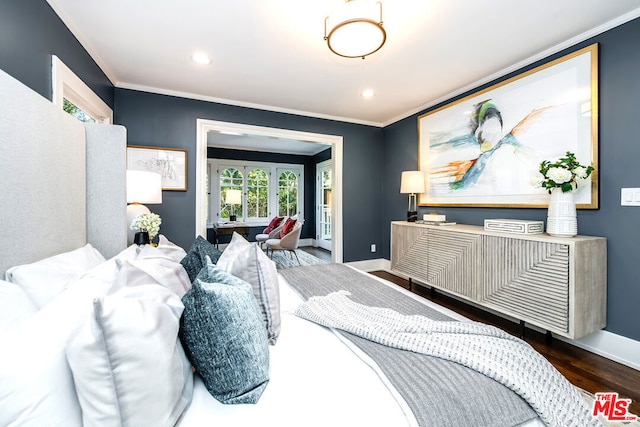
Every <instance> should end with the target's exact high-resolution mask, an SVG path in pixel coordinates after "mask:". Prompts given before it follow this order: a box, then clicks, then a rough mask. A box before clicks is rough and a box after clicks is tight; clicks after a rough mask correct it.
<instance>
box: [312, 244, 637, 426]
mask: <svg viewBox="0 0 640 427" xmlns="http://www.w3.org/2000/svg"><path fill="white" fill-rule="evenodd" d="M314 255H315V254H314ZM370 273H371V274H374V275H376V276H378V277H381V278H383V279H386V280H388V281H390V282H393V283H395V284H397V285H399V286H402V287H403V288H405V289H408V288H409V282H408V281H407V280H404V279H402V278H400V277H397V276H395V275H393V274H390V273H388V272H386V271H372V272H370ZM413 292H414V293H416V294H418V295H420V296H422V297H424V298H426V299H429V300H431V301H433V302H435V303H438V304H440V305H442V306H444V307H447V308H449V309H451V310H453V311H455V312H457V313H460V314H462V315H463V316H465V317H467V318H469V319H471V320H475V321H479V322H483V323H487V324H490V325H494V326H497V327H499V328H501V329H503V330H505V331H506V332H509V333H511V334H513V335H516V336H519V335H520V325H519V324H517V323H514V322H511V321H509V320H507V319H504V318H502V317H499V316H496V315H493V314H491V313H488V312H486V311H484V310H480V309H478V308H476V307H473V306H471V305H468V304H465V303H463V302H461V301H458V300H456V299H454V298H451V297H448V296H446V295H444V294H442V293H438V292H436V293H435V295H434V296H431V295H430V290H429V288H426V287H423V286H419V285H415V284H414V285H413ZM525 340H526V341H527V342H528V343H529V344H530V345H531V346H533V347H534V348H535V349H536V350H537V351H538V352H540V353H541V354H542V355H543V356H545V357H546V358H547V360H549V362H551V364H553V366H555V367H556V369H557V370H558V371H560V372H561V373H562V374H563V375H564V376H565V377H566V378H567V379H568V380H569V381H570V382H571V383H572V384H574V385H576V386H578V387H580V388H582V389H583V390H586V391H588V392H590V393H596V392H617V393H619V395H620V398H625V399H631V400H632V403H631V405H630V407H629V411H630V412H632V413H633V414H635V415H639V416H640V371H638V370H635V369H633V368H630V367H628V366H625V365H622V364H620V363H617V362H614V361H612V360H609V359H606V358H604V357H602V356H599V355H597V354H594V353H591V352H588V351H586V350H583V349H580V348H578V347H575V346H573V345H570V344H568V343H566V342H563V341H560V340H559V339H555V338H553V339H552V340H550V341H548V340H547V339H546V337H545V335H544V334H542V333H539V332H537V331H534V330H532V329H528V328H527V329H526V331H525Z"/></svg>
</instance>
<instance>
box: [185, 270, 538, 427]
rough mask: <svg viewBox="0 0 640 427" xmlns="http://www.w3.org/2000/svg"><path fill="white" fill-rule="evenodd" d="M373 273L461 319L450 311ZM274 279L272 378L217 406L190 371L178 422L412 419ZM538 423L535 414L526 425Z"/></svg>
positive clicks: (283, 426) (360, 357)
mask: <svg viewBox="0 0 640 427" xmlns="http://www.w3.org/2000/svg"><path fill="white" fill-rule="evenodd" d="M372 277H373V276H372ZM376 279H377V280H379V281H380V282H382V283H385V284H386V285H388V286H393V287H394V288H397V289H398V291H399V292H404V293H405V294H407V295H410V296H411V297H412V298H415V299H417V300H419V301H422V302H423V303H425V304H427V305H429V306H430V307H434V308H436V309H438V310H440V311H442V312H444V313H446V314H447V315H449V316H451V317H453V318H456V319H459V320H464V318H463V317H462V316H460V315H458V314H457V313H455V312H452V311H451V310H448V309H446V308H444V307H440V306H438V305H436V304H433V303H431V302H430V301H428V300H424V299H421V298H419V297H417V296H416V295H415V294H412V293H410V292H408V291H405V290H404V289H402V288H399V287H397V286H395V285H393V284H390V283H389V282H386V281H384V280H382V279H379V278H377V277H376ZM279 280H280V298H281V307H282V331H281V335H280V338H279V339H278V343H277V344H276V345H275V346H270V357H271V360H270V382H269V385H268V386H267V388H266V390H265V392H264V394H263V395H262V397H261V398H260V401H259V402H258V403H257V404H255V405H223V404H221V403H220V402H218V401H217V400H215V399H214V398H213V397H212V396H211V395H210V394H209V392H208V391H207V390H206V388H205V387H204V384H203V382H202V380H200V378H199V377H198V376H197V375H196V380H195V382H194V393H193V399H192V402H191V405H190V406H189V408H188V409H187V410H186V411H185V413H184V414H183V418H182V420H181V421H180V423H179V426H180V427H200V426H204V425H219V426H232V425H233V426H257V425H263V426H279V427H287V426H291V427H293V426H296V427H299V426H323V427H325V426H332V427H338V426H380V427H382V426H384V427H389V426H393V427H396V426H397V427H401V426H415V425H417V423H416V420H415V419H414V417H413V415H412V414H411V411H410V410H409V409H408V407H407V405H406V404H405V403H404V401H403V399H402V398H401V397H400V396H399V395H398V393H397V392H396V391H395V390H394V389H393V387H392V386H391V385H390V384H389V383H388V381H387V380H386V379H385V378H384V375H382V374H381V373H380V372H379V370H378V369H377V368H376V366H375V364H373V363H372V362H371V360H370V359H369V358H368V356H366V355H365V354H364V353H363V352H362V351H360V350H359V349H358V348H357V347H355V346H354V345H352V344H351V343H350V342H348V341H347V340H341V339H340V335H338V334H334V333H333V332H332V331H331V330H330V329H327V328H324V327H322V326H319V325H316V324H314V323H312V322H308V321H306V320H303V319H300V318H298V317H296V316H295V315H294V314H293V310H294V309H295V308H296V307H297V306H298V305H299V304H300V303H302V298H300V297H299V296H298V295H297V294H296V292H295V291H294V290H293V289H291V288H290V287H289V285H288V284H287V283H286V280H285V279H284V278H283V277H282V276H279ZM343 341H344V342H343ZM541 425H543V424H542V423H541V422H540V421H539V420H534V421H533V422H531V423H528V424H526V426H527V427H528V426H541Z"/></svg>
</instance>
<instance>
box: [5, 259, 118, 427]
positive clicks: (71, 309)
mask: <svg viewBox="0 0 640 427" xmlns="http://www.w3.org/2000/svg"><path fill="white" fill-rule="evenodd" d="M105 264H110V265H111V267H112V269H115V268H116V263H115V261H113V262H111V263H105ZM96 270H99V271H95V272H92V273H91V274H87V275H85V277H83V278H81V279H79V280H77V281H76V282H74V283H72V284H71V285H69V286H68V288H67V289H66V290H65V291H64V292H62V293H61V294H60V295H58V296H57V297H56V298H54V300H53V301H51V303H49V304H47V305H46V306H45V307H43V308H42V309H41V310H40V311H38V312H37V313H36V314H34V315H33V316H32V317H30V318H28V319H26V320H24V321H23V322H22V323H21V324H20V325H18V327H16V328H13V329H11V330H9V331H5V333H4V334H2V336H0V342H2V347H3V350H2V351H0V384H1V385H2V386H1V387H0V408H2V410H0V425H1V426H8V425H12V426H13V425H20V426H32V425H33V426H44V425H46V426H61V427H63V426H64V427H73V426H82V413H81V410H80V404H79V402H78V397H77V396H76V390H75V386H74V384H73V378H72V375H71V370H70V369H69V365H68V363H67V359H66V356H65V347H66V344H67V340H68V338H69V336H70V335H71V333H72V332H73V331H74V330H75V329H76V328H77V327H78V325H79V324H80V323H81V322H82V320H83V319H86V317H87V315H88V313H89V312H90V311H91V309H92V301H93V299H94V298H95V297H96V296H100V295H104V294H105V293H106V292H107V290H108V289H109V288H110V287H111V285H112V281H111V280H109V278H113V277H115V272H113V271H109V270H108V269H107V268H105V266H104V265H103V264H101V265H100V266H98V267H96ZM94 273H95V274H94ZM105 277H106V278H107V279H104V278H105Z"/></svg>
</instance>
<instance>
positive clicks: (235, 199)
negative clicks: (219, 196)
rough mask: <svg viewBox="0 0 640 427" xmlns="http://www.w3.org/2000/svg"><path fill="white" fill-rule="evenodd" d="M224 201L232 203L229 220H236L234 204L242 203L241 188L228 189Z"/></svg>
mask: <svg viewBox="0 0 640 427" xmlns="http://www.w3.org/2000/svg"><path fill="white" fill-rule="evenodd" d="M224 202H225V203H226V204H228V205H231V215H229V221H232V222H233V221H235V220H236V216H235V214H234V213H233V205H239V204H241V203H242V191H240V190H227V194H226V195H225V198H224Z"/></svg>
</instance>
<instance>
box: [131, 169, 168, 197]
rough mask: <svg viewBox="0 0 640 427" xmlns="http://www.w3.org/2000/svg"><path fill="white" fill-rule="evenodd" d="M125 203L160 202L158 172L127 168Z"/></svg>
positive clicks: (160, 189)
mask: <svg viewBox="0 0 640 427" xmlns="http://www.w3.org/2000/svg"><path fill="white" fill-rule="evenodd" d="M127 203H149V204H159V203H162V177H161V176H160V174H158V173H154V172H146V171H136V170H127Z"/></svg>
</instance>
